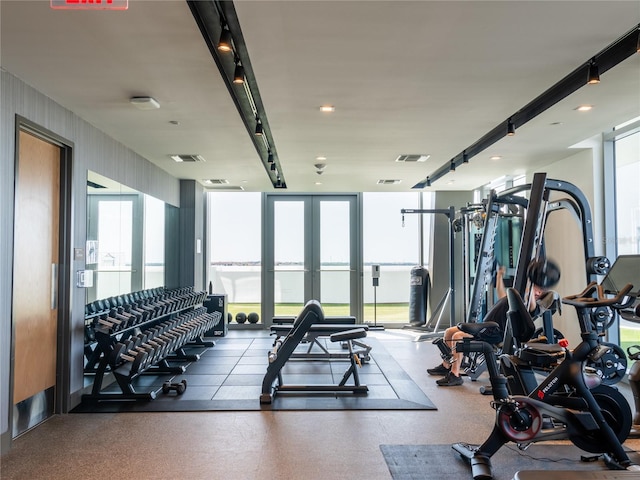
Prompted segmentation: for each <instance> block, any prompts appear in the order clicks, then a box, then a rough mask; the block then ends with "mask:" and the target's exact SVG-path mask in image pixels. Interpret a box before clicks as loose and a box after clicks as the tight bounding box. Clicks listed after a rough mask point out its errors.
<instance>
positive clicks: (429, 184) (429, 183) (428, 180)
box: [425, 177, 431, 187]
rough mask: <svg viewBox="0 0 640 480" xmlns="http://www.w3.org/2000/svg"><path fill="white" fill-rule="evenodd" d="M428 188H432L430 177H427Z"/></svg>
mask: <svg viewBox="0 0 640 480" xmlns="http://www.w3.org/2000/svg"><path fill="white" fill-rule="evenodd" d="M425 183H426V185H427V187H430V186H431V179H430V178H429V177H427V181H426V182H425Z"/></svg>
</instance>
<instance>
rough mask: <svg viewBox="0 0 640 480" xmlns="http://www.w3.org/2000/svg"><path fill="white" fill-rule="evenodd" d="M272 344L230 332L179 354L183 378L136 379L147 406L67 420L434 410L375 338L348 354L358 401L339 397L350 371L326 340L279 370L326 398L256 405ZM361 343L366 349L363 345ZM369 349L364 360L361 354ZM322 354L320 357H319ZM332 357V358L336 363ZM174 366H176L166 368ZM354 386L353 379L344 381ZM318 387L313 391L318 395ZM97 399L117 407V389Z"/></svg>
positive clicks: (282, 398)
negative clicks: (172, 387) (181, 387)
mask: <svg viewBox="0 0 640 480" xmlns="http://www.w3.org/2000/svg"><path fill="white" fill-rule="evenodd" d="M273 342H274V337H273V336H270V335H269V334H268V333H267V332H265V331H255V330H253V331H246V330H245V331H239V330H232V331H230V332H229V334H228V335H227V336H225V337H221V338H216V339H215V343H216V344H215V346H214V347H211V348H208V349H202V348H201V347H196V348H191V349H187V350H188V352H187V353H189V354H193V353H197V354H198V355H199V360H197V361H193V362H189V363H186V364H184V365H185V367H186V370H185V372H184V373H182V374H178V375H173V374H171V375H169V374H167V375H155V374H154V375H142V376H140V377H138V378H136V379H135V380H134V381H133V385H134V387H135V389H136V391H137V392H139V393H146V392H151V391H154V392H156V395H157V397H156V399H155V400H154V401H153V402H146V401H142V402H130V401H111V400H109V401H101V402H95V401H85V402H83V404H82V405H81V406H80V407H78V408H77V409H75V410H74V411H75V412H80V411H81V412H97V413H100V412H104V413H106V412H112V413H115V412H124V411H139V412H143V411H201V410H251V409H255V410H260V409H269V408H274V409H287V410H293V409H300V408H302V409H306V410H309V409H312V408H313V409H321V410H324V409H342V408H358V409H403V408H404V409H416V408H417V409H422V408H434V405H433V404H432V403H431V402H430V401H429V399H428V398H427V397H426V395H425V394H424V392H423V391H422V390H421V389H420V388H419V387H418V386H417V384H415V382H413V381H411V378H410V377H409V376H408V375H407V374H406V373H405V372H404V370H403V368H402V367H401V366H400V365H399V364H398V362H397V361H396V360H395V359H394V358H393V356H392V355H390V354H389V353H388V352H387V350H386V348H385V346H384V343H383V342H381V341H380V340H379V339H377V338H373V337H371V336H370V337H368V338H364V339H361V340H360V345H359V346H354V349H355V350H354V351H356V352H357V351H360V352H361V355H360V356H359V358H362V364H361V367H360V368H358V369H357V371H358V375H359V377H360V384H363V385H367V387H368V389H369V390H368V392H367V393H366V394H354V393H353V392H351V391H340V387H337V388H336V387H335V386H336V385H339V384H340V382H341V380H342V378H343V375H344V374H345V371H347V369H348V368H349V366H350V361H349V359H348V357H347V352H348V350H346V349H345V348H343V346H342V345H341V343H339V342H336V343H332V342H330V341H329V339H328V338H326V337H319V338H317V339H316V342H317V343H316V342H311V343H307V342H303V343H301V344H300V345H298V348H296V350H295V351H294V355H295V357H297V358H293V357H294V356H293V355H292V358H291V359H290V360H288V361H287V362H286V363H285V364H284V367H283V368H282V370H281V374H282V379H283V383H284V384H285V385H286V386H288V387H292V386H299V387H300V388H308V386H311V385H321V386H322V387H324V386H327V385H333V387H332V388H335V391H330V392H304V393H301V392H295V391H293V392H284V393H277V394H276V395H274V398H273V402H271V403H269V404H261V403H260V396H261V393H262V383H263V379H264V377H265V372H266V371H267V366H268V355H267V354H268V352H270V351H271V350H272V349H273ZM365 342H366V343H365ZM366 345H369V346H370V347H371V352H370V353H368V354H367V352H366V351H364V348H365V347H364V346H366ZM323 349H324V350H323ZM324 352H329V353H330V354H331V355H332V356H333V357H334V358H333V359H332V360H331V361H328V359H327V358H326V357H325V358H323V359H317V358H314V359H307V358H299V357H301V356H306V355H308V354H309V353H311V354H312V355H315V356H317V355H322V354H323V353H324ZM336 357H337V358H336ZM171 363H173V364H174V365H178V364H180V363H178V362H176V363H174V362H171ZM166 381H169V382H174V383H178V382H182V381H185V382H186V385H187V388H186V390H185V391H184V393H183V394H180V395H178V394H176V393H175V392H174V391H170V392H168V393H166V394H163V393H162V388H161V387H162V385H163V383H164V382H166ZM347 384H348V385H354V384H355V381H354V377H353V376H351V377H350V378H348V381H347ZM322 387H321V388H322ZM103 392H104V394H105V395H108V396H110V397H112V399H115V400H118V398H119V397H118V395H119V394H120V388H119V386H118V385H117V384H116V383H113V384H111V385H109V386H108V387H106V388H104V389H103Z"/></svg>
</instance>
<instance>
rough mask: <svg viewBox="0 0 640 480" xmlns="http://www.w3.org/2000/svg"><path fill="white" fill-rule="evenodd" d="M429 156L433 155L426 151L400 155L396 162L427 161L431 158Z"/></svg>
mask: <svg viewBox="0 0 640 480" xmlns="http://www.w3.org/2000/svg"><path fill="white" fill-rule="evenodd" d="M429 157H431V155H428V154H426V153H416V154H411V155H398V158H396V162H403V163H414V162H426V161H427V160H429Z"/></svg>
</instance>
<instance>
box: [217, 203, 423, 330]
mask: <svg viewBox="0 0 640 480" xmlns="http://www.w3.org/2000/svg"><path fill="white" fill-rule="evenodd" d="M208 195H209V201H208V202H209V203H208V212H209V224H210V232H209V234H208V238H209V239H210V240H209V249H210V255H209V257H210V266H209V272H208V273H209V280H210V281H211V286H212V290H213V293H221V294H226V295H227V301H228V311H229V312H230V313H231V316H232V318H234V319H235V318H236V315H238V314H239V313H244V314H245V315H247V314H248V313H250V312H257V313H260V314H261V315H262V314H263V313H264V312H266V313H265V314H266V315H267V316H271V315H293V314H295V313H296V312H298V311H299V310H300V308H301V307H302V305H303V304H304V302H305V301H306V300H307V299H308V298H317V299H320V300H321V302H322V303H323V306H325V305H326V307H327V308H328V309H329V310H328V311H327V314H329V315H349V314H356V316H357V317H358V320H359V321H362V322H366V323H378V324H394V323H395V324H396V325H404V324H406V323H408V321H409V313H408V308H409V294H410V280H411V269H412V268H413V267H414V266H416V265H424V266H426V267H428V266H429V260H430V244H431V237H432V233H431V232H432V230H431V228H432V226H431V225H432V218H431V217H432V216H429V215H424V216H420V215H414V216H412V218H411V220H410V221H409V220H408V219H407V221H405V222H404V225H403V221H402V216H401V213H400V211H401V210H402V209H403V208H405V209H406V208H412V209H417V208H423V209H428V208H432V207H433V194H432V193H422V192H407V193H404V192H403V193H363V194H361V195H360V198H361V200H360V201H357V198H358V196H357V195H356V194H353V195H273V194H269V195H265V194H261V193H249V192H210V193H209V194H208ZM263 206H264V210H263ZM359 208H361V211H359V210H358V209H359ZM262 215H265V218H264V219H263V218H262ZM263 222H264V224H263ZM360 222H362V223H360ZM263 225H264V229H265V230H264V231H263V230H262V226H263ZM360 226H362V228H361V229H360ZM263 242H266V243H265V244H264V245H263ZM265 252H266V253H265ZM265 255H266V257H265ZM354 255H355V256H354ZM372 265H379V266H380V278H379V283H378V285H377V286H376V287H374V286H373V279H372ZM265 269H266V274H265V272H263V270H265ZM360 269H361V270H360ZM359 271H360V272H361V273H362V276H361V277H359V276H358V272H359ZM315 277H317V281H314V278H315ZM265 278H266V279H267V280H266V282H267V283H268V284H269V285H270V287H269V285H266V284H263V282H265V280H264V279H265ZM265 289H266V290H265ZM261 292H262V293H261ZM264 292H266V293H264ZM265 295H267V296H268V297H269V298H263V297H264V296H265ZM361 299H362V300H361ZM360 301H362V305H360ZM265 302H266V303H265ZM361 308H362V310H361ZM360 311H363V313H362V315H360V314H359V312H360ZM360 317H361V318H360ZM260 321H261V322H262V321H263V320H262V319H261V320H260Z"/></svg>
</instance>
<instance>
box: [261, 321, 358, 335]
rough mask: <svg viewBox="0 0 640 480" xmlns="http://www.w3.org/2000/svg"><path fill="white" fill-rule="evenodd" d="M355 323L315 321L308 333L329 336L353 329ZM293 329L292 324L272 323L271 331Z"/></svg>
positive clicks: (284, 332)
mask: <svg viewBox="0 0 640 480" xmlns="http://www.w3.org/2000/svg"><path fill="white" fill-rule="evenodd" d="M353 328H354V325H352V324H348V325H344V324H332V323H314V324H313V325H311V327H309V330H308V331H307V333H312V334H320V335H317V336H323V337H327V336H329V335H331V334H333V333H341V332H345V331H348V330H353ZM291 329H292V326H291V325H271V333H276V334H278V335H287V334H288V333H289V332H290V331H291ZM358 329H362V330H365V331H367V330H369V326H368V325H362V326H360V327H358Z"/></svg>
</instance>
